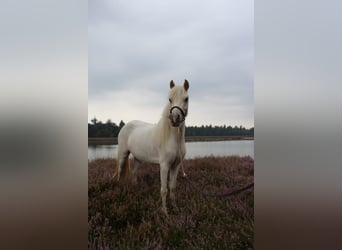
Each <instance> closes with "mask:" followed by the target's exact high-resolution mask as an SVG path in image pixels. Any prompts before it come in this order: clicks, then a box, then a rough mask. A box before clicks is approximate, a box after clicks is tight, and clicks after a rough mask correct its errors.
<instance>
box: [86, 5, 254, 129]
mask: <svg viewBox="0 0 342 250" xmlns="http://www.w3.org/2000/svg"><path fill="white" fill-rule="evenodd" d="M88 33H89V110H94V113H96V111H95V107H96V106H98V105H99V104H96V103H97V102H99V103H103V102H104V99H106V96H108V93H115V95H116V97H117V98H115V100H117V101H111V103H112V105H116V106H121V105H122V104H120V103H119V101H120V100H121V99H120V98H118V93H123V92H125V93H126V91H129V90H132V92H129V93H128V92H127V93H126V94H127V95H130V96H133V97H134V98H139V96H136V93H135V92H134V91H137V89H139V90H141V89H144V91H146V93H145V95H144V96H140V98H141V99H144V98H146V97H148V96H149V95H148V92H149V91H151V93H152V94H151V95H156V96H163V95H166V94H164V93H166V92H165V91H167V89H166V88H165V86H168V83H169V81H170V80H174V81H176V82H178V83H180V84H182V83H183V81H184V79H188V80H189V82H190V90H191V95H192V96H193V99H192V100H193V101H194V102H195V103H196V102H198V103H200V100H204V101H205V102H207V101H208V100H210V99H216V100H218V99H220V100H225V99H227V100H228V101H227V102H228V103H226V102H224V103H223V102H221V104H224V105H233V106H236V105H239V106H240V108H239V109H235V112H242V113H243V114H239V115H234V116H236V117H237V118H236V119H238V117H245V118H243V119H242V118H241V119H242V120H241V123H242V122H243V123H244V124H246V126H247V124H249V125H251V126H253V64H254V57H253V42H254V41H253V2H251V1H248V2H245V1H211V2H210V3H209V2H203V1H201V2H199V1H182V2H181V1H148V0H143V1H133V2H131V1H130V2H129V3H127V2H125V1H90V6H89V26H88ZM156 93H158V94H156ZM232 100H239V102H235V103H233V104H232ZM113 102H114V103H113ZM92 105H94V106H92ZM205 105H206V106H211V107H212V108H211V110H212V112H214V113H213V114H211V116H215V114H216V117H217V119H213V120H214V121H217V120H219V117H222V113H218V112H219V111H222V112H223V111H226V109H225V108H223V107H213V105H215V104H214V102H208V103H205ZM131 109H134V107H127V110H126V112H125V113H131ZM98 112H100V110H99V111H98ZM142 112H147V111H142ZM146 114H148V112H147V113H146ZM89 115H90V114H89ZM120 115H121V114H120ZM146 116H149V115H146ZM246 117H249V119H247V118H246ZM109 118H111V119H113V120H115V119H121V118H119V117H118V118H116V117H109ZM204 122H206V119H204V118H200V117H198V120H196V121H194V123H199V125H200V124H202V123H204ZM236 122H238V121H236Z"/></svg>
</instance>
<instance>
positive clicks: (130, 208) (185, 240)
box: [88, 157, 254, 249]
mask: <svg viewBox="0 0 342 250" xmlns="http://www.w3.org/2000/svg"><path fill="white" fill-rule="evenodd" d="M115 165H116V161H115V160H114V159H98V160H95V161H91V162H89V164H88V168H89V188H88V199H89V202H88V248H89V249H253V239H254V196H253V191H254V189H253V188H251V189H250V190H247V191H245V192H243V193H241V194H238V195H236V196H233V197H230V198H227V197H223V198H217V197H205V196H202V195H201V194H199V193H198V191H196V190H195V189H193V188H192V187H191V186H189V184H188V183H187V182H186V181H185V180H184V179H183V178H182V177H181V176H180V173H179V176H178V181H177V192H176V201H177V205H178V208H179V210H178V211H174V210H172V207H171V206H169V214H170V216H169V217H166V216H165V215H164V214H163V213H162V212H161V210H160V208H161V198H160V178H159V166H158V165H152V164H151V165H150V164H146V165H143V166H142V167H141V168H140V169H139V172H138V184H137V185H133V184H130V183H116V182H114V181H113V180H112V175H113V173H114V169H115ZM184 165H185V171H186V173H187V174H188V176H189V178H190V179H191V180H192V181H193V182H195V183H196V184H197V185H198V186H199V187H203V191H206V192H215V193H222V192H227V191H230V190H235V189H237V188H239V187H242V186H245V185H247V184H248V183H250V182H253V180H254V177H253V176H254V161H253V159H252V158H250V157H205V158H198V159H192V160H186V161H185V162H184ZM168 202H169V200H168ZM168 204H169V203H168Z"/></svg>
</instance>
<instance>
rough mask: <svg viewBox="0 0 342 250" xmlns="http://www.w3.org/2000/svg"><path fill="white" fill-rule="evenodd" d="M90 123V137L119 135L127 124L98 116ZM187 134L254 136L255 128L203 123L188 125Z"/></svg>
mask: <svg viewBox="0 0 342 250" xmlns="http://www.w3.org/2000/svg"><path fill="white" fill-rule="evenodd" d="M91 122H92V123H88V137H117V136H118V133H119V131H120V129H121V128H122V127H123V126H124V125H125V123H124V122H123V121H122V120H121V122H120V124H119V125H116V124H115V123H113V122H112V121H111V120H108V121H107V122H106V123H102V122H101V121H98V120H97V119H96V118H94V119H92V120H91ZM185 136H248V137H254V128H250V129H246V128H244V127H242V126H240V127H238V126H234V127H232V126H226V125H224V126H212V125H209V126H208V125H206V126H204V125H202V126H200V127H197V126H187V127H186V129H185Z"/></svg>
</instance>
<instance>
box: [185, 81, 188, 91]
mask: <svg viewBox="0 0 342 250" xmlns="http://www.w3.org/2000/svg"><path fill="white" fill-rule="evenodd" d="M184 89H185V90H186V91H187V90H188V89H189V82H188V80H186V79H185V80H184Z"/></svg>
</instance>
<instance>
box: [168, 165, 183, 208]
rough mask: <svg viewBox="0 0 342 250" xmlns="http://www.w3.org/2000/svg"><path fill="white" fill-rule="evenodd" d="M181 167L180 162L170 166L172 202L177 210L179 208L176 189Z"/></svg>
mask: <svg viewBox="0 0 342 250" xmlns="http://www.w3.org/2000/svg"><path fill="white" fill-rule="evenodd" d="M179 167H180V164H178V165H176V166H173V167H171V168H170V179H169V188H170V199H171V204H172V206H173V207H174V208H175V209H176V210H178V208H177V205H176V198H175V190H176V185H177V176H178V171H179Z"/></svg>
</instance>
